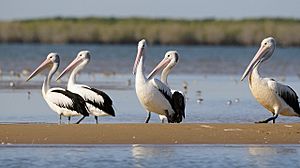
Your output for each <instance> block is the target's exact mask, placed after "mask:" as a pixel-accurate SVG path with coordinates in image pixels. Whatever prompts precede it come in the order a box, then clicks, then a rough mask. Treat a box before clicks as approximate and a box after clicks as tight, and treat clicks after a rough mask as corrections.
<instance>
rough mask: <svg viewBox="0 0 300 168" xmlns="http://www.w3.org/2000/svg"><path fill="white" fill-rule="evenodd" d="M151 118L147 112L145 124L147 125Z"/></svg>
mask: <svg viewBox="0 0 300 168" xmlns="http://www.w3.org/2000/svg"><path fill="white" fill-rule="evenodd" d="M150 118H151V112H149V111H148V117H147V118H146V120H145V123H148V122H149V120H150Z"/></svg>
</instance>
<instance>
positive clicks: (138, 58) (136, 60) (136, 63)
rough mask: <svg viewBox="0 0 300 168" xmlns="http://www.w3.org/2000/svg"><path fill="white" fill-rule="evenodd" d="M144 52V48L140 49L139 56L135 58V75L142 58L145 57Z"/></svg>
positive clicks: (133, 72) (133, 71)
mask: <svg viewBox="0 0 300 168" xmlns="http://www.w3.org/2000/svg"><path fill="white" fill-rule="evenodd" d="M143 50H144V48H143V47H138V51H137V54H136V58H135V61H134V65H133V70H132V74H133V75H135V73H136V68H137V66H138V64H139V63H140V60H141V57H142V56H143Z"/></svg>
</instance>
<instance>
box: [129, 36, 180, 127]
mask: <svg viewBox="0 0 300 168" xmlns="http://www.w3.org/2000/svg"><path fill="white" fill-rule="evenodd" d="M145 48H146V40H144V39H143V40H141V41H140V42H139V43H138V49H137V56H136V59H135V63H134V66H133V74H134V75H135V90H136V94H137V97H138V99H139V101H140V103H141V104H142V106H143V107H144V108H145V109H146V111H147V112H148V117H147V118H146V121H145V123H148V122H149V120H150V117H151V112H154V113H157V114H159V115H165V116H166V117H167V119H168V122H171V123H174V122H178V119H177V118H176V111H175V110H173V106H174V103H173V100H172V92H171V89H170V88H169V87H168V86H167V85H165V84H164V83H162V82H161V81H160V80H157V79H153V78H151V79H150V78H149V79H147V78H146V77H145V74H144V59H145V54H144V50H145Z"/></svg>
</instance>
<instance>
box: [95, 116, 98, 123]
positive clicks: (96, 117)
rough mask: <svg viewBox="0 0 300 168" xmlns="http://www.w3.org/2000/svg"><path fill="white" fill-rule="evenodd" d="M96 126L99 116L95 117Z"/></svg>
mask: <svg viewBox="0 0 300 168" xmlns="http://www.w3.org/2000/svg"><path fill="white" fill-rule="evenodd" d="M95 120H96V124H98V116H95Z"/></svg>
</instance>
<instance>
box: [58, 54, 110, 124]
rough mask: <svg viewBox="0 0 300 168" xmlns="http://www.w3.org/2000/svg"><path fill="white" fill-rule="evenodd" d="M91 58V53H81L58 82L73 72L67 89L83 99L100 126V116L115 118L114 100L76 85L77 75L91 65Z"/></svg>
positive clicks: (97, 91) (91, 89)
mask: <svg viewBox="0 0 300 168" xmlns="http://www.w3.org/2000/svg"><path fill="white" fill-rule="evenodd" d="M90 57H91V55H90V52H89V51H80V52H79V53H78V54H77V57H76V58H75V59H74V60H73V61H72V62H71V63H70V64H69V65H68V66H67V67H66V68H65V69H64V70H63V71H62V73H61V74H60V75H59V76H58V78H57V79H56V80H58V79H59V78H61V77H62V76H63V75H64V74H66V73H67V72H69V71H71V70H72V72H71V75H70V78H69V81H68V87H67V89H68V90H70V91H71V92H73V93H77V94H79V95H80V96H81V97H83V99H84V100H85V102H86V105H87V107H88V110H89V112H90V113H91V114H92V115H94V116H95V120H96V124H98V116H107V115H111V116H115V111H114V109H113V107H112V104H113V103H112V100H111V99H110V97H109V96H108V95H107V94H106V93H104V92H103V91H100V90H98V89H95V88H92V87H89V86H87V85H82V84H76V74H77V73H78V72H79V71H81V70H82V69H83V68H84V67H85V66H86V65H87V64H88V63H89V61H90Z"/></svg>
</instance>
